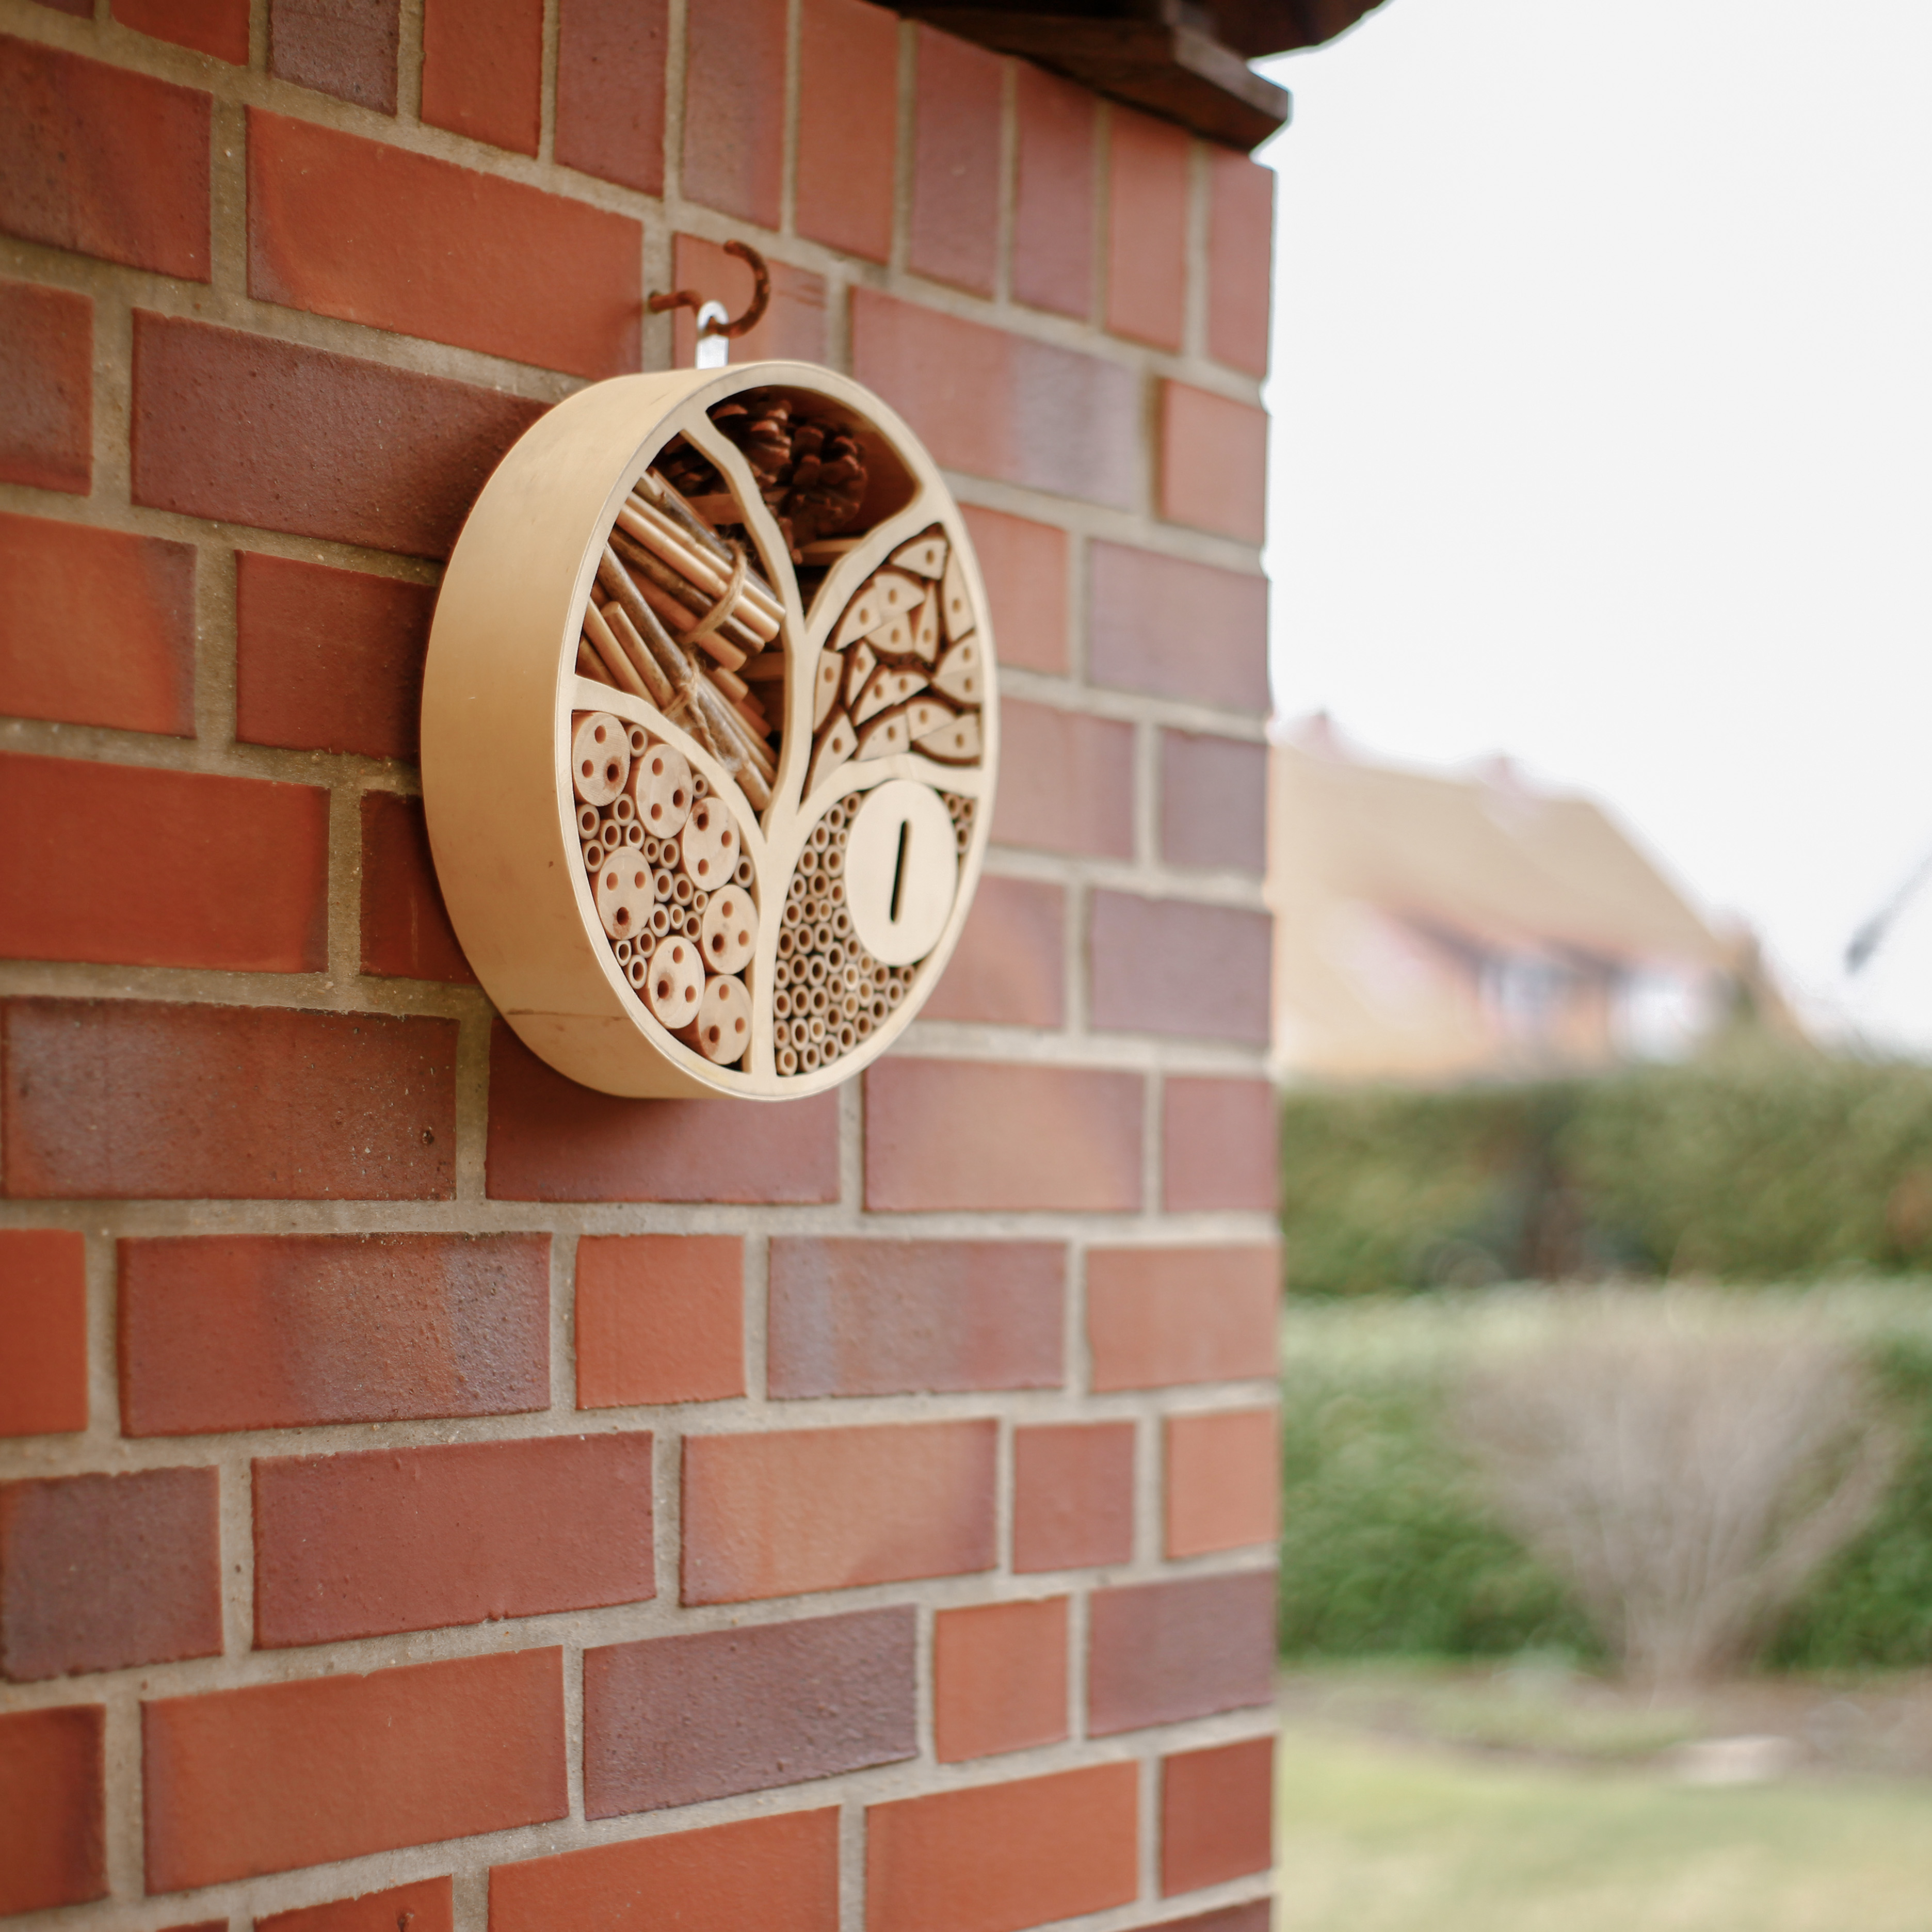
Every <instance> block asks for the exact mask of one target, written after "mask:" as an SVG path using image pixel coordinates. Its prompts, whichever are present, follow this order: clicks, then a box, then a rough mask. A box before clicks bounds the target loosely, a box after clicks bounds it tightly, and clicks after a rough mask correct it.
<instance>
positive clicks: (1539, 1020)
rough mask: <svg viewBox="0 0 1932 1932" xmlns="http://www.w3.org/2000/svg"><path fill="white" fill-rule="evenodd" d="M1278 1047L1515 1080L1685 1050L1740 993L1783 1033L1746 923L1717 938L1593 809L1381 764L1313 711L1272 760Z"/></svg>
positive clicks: (1417, 1073)
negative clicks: (1354, 747)
mask: <svg viewBox="0 0 1932 1932" xmlns="http://www.w3.org/2000/svg"><path fill="white" fill-rule="evenodd" d="M1270 778H1271V796H1270V805H1269V813H1270V826H1269V830H1270V841H1271V843H1270V860H1269V892H1270V895H1271V904H1272V906H1273V908H1274V911H1275V912H1276V913H1277V916H1278V923H1277V926H1276V929H1275V931H1276V939H1275V947H1276V950H1275V964H1274V974H1275V1048H1276V1052H1277V1057H1278V1058H1279V1059H1280V1062H1281V1064H1282V1065H1283V1069H1284V1070H1285V1071H1286V1072H1288V1073H1291V1074H1301V1075H1312V1076H1320V1077H1327V1078H1340V1079H1349V1078H1364V1079H1422V1080H1428V1081H1436V1080H1448V1079H1460V1078H1469V1077H1481V1076H1529V1075H1535V1074H1538V1073H1564V1072H1580V1071H1586V1070H1590V1069H1593V1068H1598V1067H1607V1066H1610V1065H1611V1064H1615V1063H1616V1062H1617V1061H1621V1060H1625V1059H1631V1058H1676V1057H1679V1055H1682V1054H1684V1053H1685V1052H1688V1051H1690V1050H1691V1049H1692V1048H1693V1047H1694V1046H1696V1044H1697V1043H1698V1042H1699V1041H1700V1040H1702V1039H1703V1038H1705V1037H1708V1035H1709V1034H1710V1032H1711V1031H1712V1030H1713V1029H1714V1028H1716V1027H1718V1026H1719V1025H1721V1024H1723V1023H1724V1022H1725V1021H1726V1020H1727V1019H1729V1018H1730V1017H1731V1016H1733V1014H1735V1013H1736V1011H1737V1010H1738V1007H1739V1004H1740V1002H1741V1001H1747V1002H1748V1003H1749V1004H1750V1006H1751V1008H1752V1009H1753V1010H1754V1011H1755V1012H1756V1013H1757V1014H1758V1016H1760V1017H1761V1018H1763V1019H1768V1020H1769V1022H1771V1023H1772V1025H1775V1027H1777V1028H1778V1029H1779V1030H1781V1031H1795V1028H1794V1027H1793V1022H1791V1020H1790V1016H1789V1014H1788V1013H1787V1010H1786V1009H1785V1007H1784V1002H1783V1001H1782V1000H1781V998H1779V997H1778V995H1777V993H1776V991H1775V989H1774V988H1772V986H1770V985H1769V983H1768V981H1767V980H1766V977H1765V974H1764V972H1763V967H1762V965H1761V964H1760V962H1759V959H1758V956H1757V947H1756V945H1755V943H1754V941H1753V940H1752V938H1751V936H1750V935H1748V934H1747V933H1743V932H1736V931H1727V930H1719V929H1716V928H1715V927H1714V926H1712V923H1711V922H1709V921H1708V920H1707V919H1706V918H1705V917H1704V916H1703V914H1702V913H1700V912H1699V911H1698V910H1697V909H1696V907H1694V906H1693V905H1692V904H1691V903H1690V901H1688V899H1687V898H1685V895H1684V894H1683V893H1682V892H1681V891H1680V890H1679V888H1678V887H1677V886H1676V885H1675V884H1674V883H1673V882H1672V881H1671V880H1670V879H1669V878H1668V877H1667V876H1666V875H1665V874H1664V872H1663V871H1661V870H1660V869H1659V868H1658V865H1657V864H1656V862H1655V861H1654V860H1653V859H1652V858H1651V856H1649V853H1646V851H1644V850H1643V848H1642V847H1640V845H1639V844H1637V842H1636V841H1634V839H1633V838H1632V837H1631V835H1630V834H1629V832H1627V831H1626V830H1625V829H1624V828H1623V826H1621V825H1620V824H1619V823H1618V822H1617V820H1616V817H1614V816H1613V814H1611V813H1610V811H1607V809H1606V808H1604V806H1603V805H1601V804H1599V803H1598V802H1597V801H1596V800H1595V799H1591V798H1589V797H1586V796H1582V795H1580V794H1572V793H1559V792H1554V791H1549V790H1543V789H1541V788H1540V787H1537V786H1535V785H1533V784H1531V783H1530V782H1529V781H1528V780H1526V778H1524V777H1523V775H1522V774H1521V772H1520V771H1519V770H1518V769H1517V768H1516V767H1515V766H1514V765H1512V764H1511V763H1510V762H1509V761H1508V760H1507V759H1503V758H1497V759H1495V760H1492V761H1491V762H1490V763H1489V764H1488V765H1487V766H1484V767H1483V768H1482V769H1480V770H1478V771H1477V772H1473V773H1471V772H1464V773H1460V774H1458V773H1451V772H1433V771H1427V770H1421V769H1414V768H1412V767H1406V766H1398V765H1394V764H1388V763H1382V762H1379V761H1378V760H1374V759H1373V758H1370V757H1366V756H1364V755H1361V754H1359V753H1358V752H1357V751H1354V750H1352V749H1351V748H1349V746H1348V745H1346V744H1345V742H1343V739H1342V738H1341V736H1340V734H1339V733H1337V730H1336V729H1335V727H1334V724H1333V723H1332V722H1331V720H1330V719H1329V718H1328V716H1327V715H1326V714H1325V713H1319V712H1318V713H1316V715H1314V716H1313V717H1311V718H1307V719H1304V721H1301V723H1300V724H1298V725H1296V726H1295V727H1292V730H1290V732H1289V733H1288V734H1287V736H1286V738H1285V739H1284V740H1283V742H1280V743H1278V744H1277V745H1275V746H1274V750H1273V752H1272V754H1271V771H1270Z"/></svg>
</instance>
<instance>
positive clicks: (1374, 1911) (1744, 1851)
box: [1276, 1724, 1932, 1932]
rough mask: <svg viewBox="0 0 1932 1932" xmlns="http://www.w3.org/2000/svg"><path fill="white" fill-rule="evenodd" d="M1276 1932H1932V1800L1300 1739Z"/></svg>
mask: <svg viewBox="0 0 1932 1932" xmlns="http://www.w3.org/2000/svg"><path fill="white" fill-rule="evenodd" d="M1280 1821H1281V1842H1280V1872H1281V1877H1280V1900H1281V1903H1280V1909H1279V1912H1278V1915H1277V1919H1276V1926H1277V1932H1927V1928H1928V1927H1932V1787H1927V1785H1926V1784H1923V1783H1919V1782H1916V1781H1912V1782H1905V1781H1879V1780H1876V1779H1873V1780H1864V1779H1858V1780H1852V1779H1843V1780H1836V1781H1832V1782H1829V1783H1824V1782H1813V1783H1807V1782H1805V1781H1797V1780H1794V1781H1790V1782H1787V1783H1784V1784H1770V1785H1757V1786H1750V1787H1730V1788H1720V1789H1709V1788H1701V1787H1691V1786H1686V1785H1682V1784H1677V1783H1676V1782H1674V1781H1672V1780H1671V1779H1670V1778H1669V1777H1668V1776H1667V1775H1664V1774H1663V1773H1661V1772H1656V1771H1648V1772H1636V1771H1631V1770H1623V1769H1619V1770H1614V1771H1611V1770H1586V1769H1577V1768H1574V1767H1572V1766H1555V1765H1546V1764H1543V1763H1525V1762H1523V1760H1517V1761H1516V1762H1514V1763H1507V1764H1499V1763H1494V1762H1485V1761H1484V1760H1482V1759H1481V1758H1479V1757H1474V1756H1471V1755H1469V1754H1459V1753H1455V1752H1452V1751H1445V1750H1443V1749H1442V1748H1439V1747H1436V1746H1432V1745H1418V1744H1413V1743H1408V1742H1402V1741H1400V1740H1394V1739H1383V1738H1376V1737H1373V1736H1364V1735H1361V1734H1359V1733H1357V1734H1351V1733H1348V1732H1346V1731H1343V1730H1340V1729H1337V1728H1335V1727H1329V1726H1325V1725H1318V1724H1290V1726H1289V1728H1288V1729H1287V1730H1286V1732H1285V1733H1284V1734H1283V1739H1282V1747H1281V1758H1280Z"/></svg>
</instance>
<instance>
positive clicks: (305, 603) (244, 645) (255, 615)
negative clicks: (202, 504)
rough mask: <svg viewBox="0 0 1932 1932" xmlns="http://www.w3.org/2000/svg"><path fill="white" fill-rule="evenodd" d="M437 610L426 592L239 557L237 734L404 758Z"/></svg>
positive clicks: (412, 749) (278, 559)
mask: <svg viewBox="0 0 1932 1932" xmlns="http://www.w3.org/2000/svg"><path fill="white" fill-rule="evenodd" d="M435 608H436V590H435V588H434V586H433V585H431V584H428V583H406V582H404V580H402V579H401V578H400V577H375V576H372V575H371V574H369V573H368V571H361V570H335V569H332V568H330V567H329V565H326V564H320V563H305V562H301V561H299V559H296V558H293V557H286V556H265V555H263V553H261V552H260V551H258V550H238V551H237V552H236V556H235V735H236V736H237V737H238V738H239V739H242V741H243V742H245V743H246V744H251V745H284V746H286V747H287V748H288V749H290V750H291V751H359V752H361V753H362V754H363V755H364V756H365V757H371V758H403V759H409V760H414V758H415V757H416V720H417V718H418V715H419V713H420V712H421V710H422V674H423V659H424V658H425V655H427V654H428V650H429V621H430V616H431V613H432V612H433V611H434V610H435Z"/></svg>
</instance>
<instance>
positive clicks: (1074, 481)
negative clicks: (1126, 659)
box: [852, 289, 1172, 648]
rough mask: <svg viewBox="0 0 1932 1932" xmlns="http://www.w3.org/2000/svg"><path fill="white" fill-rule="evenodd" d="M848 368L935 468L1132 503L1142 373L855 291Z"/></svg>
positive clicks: (1137, 492) (1136, 497) (1137, 475)
mask: <svg viewBox="0 0 1932 1932" xmlns="http://www.w3.org/2000/svg"><path fill="white" fill-rule="evenodd" d="M852 368H853V374H854V375H856V377H858V379H859V381H860V382H862V383H867V384H868V385H869V386H871V388H873V389H876V390H877V391H878V392H879V393H880V395H882V396H883V397H884V398H885V399H886V401H887V402H889V403H890V404H892V407H893V408H895V410H898V411H899V412H900V413H901V415H903V416H904V417H905V419H906V420H907V422H910V424H911V425H912V426H913V429H914V430H915V431H917V432H918V434H919V437H921V438H922V440H924V442H925V443H926V447H927V448H928V449H929V450H930V451H931V452H932V457H933V460H935V462H937V463H939V464H940V465H941V466H942V467H944V468H945V469H963V470H965V471H968V472H970V473H971V474H972V475H975V476H990V477H992V478H995V479H997V480H998V481H1001V482H1004V483H1019V484H1025V485H1026V486H1027V487H1028V488H1031V489H1035V490H1052V491H1053V492H1054V493H1056V494H1057V495H1060V496H1077V497H1080V498H1082V499H1085V500H1086V501H1088V502H1095V503H1106V504H1111V505H1114V506H1115V507H1116V508H1121V509H1130V508H1133V506H1134V505H1136V503H1138V502H1139V501H1140V500H1141V497H1142V476H1143V475H1144V473H1145V463H1144V460H1143V458H1142V431H1141V402H1140V397H1141V385H1140V379H1139V377H1137V376H1136V374H1134V372H1133V371H1132V370H1130V369H1127V368H1123V367H1122V366H1121V365H1120V364H1118V363H1117V362H1103V361H1101V360H1100V359H1099V358H1098V357H1097V356H1082V355H1079V354H1078V353H1076V352H1075V351H1074V350H1070V349H1061V348H1059V347H1056V346H1055V344H1051V343H1046V342H1035V341H1030V340H1028V338H1025V337H1024V336H1019V335H1011V334H1009V333H1008V332H1007V331H1006V330H1004V329H989V328H988V327H986V326H984V325H983V324H982V323H977V322H966V321H964V320H961V319H960V318H959V317H957V316H950V315H942V314H941V313H940V312H939V311H938V310H937V309H930V308H919V307H917V306H916V305H914V304H913V303H911V302H900V301H898V300H897V299H895V298H894V297H893V296H886V295H880V294H879V293H877V291H875V290H871V289H856V290H853V295H852ZM1171 647H1172V646H1170V648H1171Z"/></svg>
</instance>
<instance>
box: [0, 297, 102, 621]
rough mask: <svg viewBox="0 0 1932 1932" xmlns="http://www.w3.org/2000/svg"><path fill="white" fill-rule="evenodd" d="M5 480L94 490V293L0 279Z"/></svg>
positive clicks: (1, 467) (0, 468)
mask: <svg viewBox="0 0 1932 1932" xmlns="http://www.w3.org/2000/svg"><path fill="white" fill-rule="evenodd" d="M0 483H25V484H27V485H28V487H29V488H31V489H35V490H65V491H66V492H67V493H68V495H69V496H86V494H87V493H88V491H89V490H91V489H92V487H94V302H93V300H92V298H91V297H89V296H78V295H74V294H71V293H69V292H68V290H65V289H43V288H36V287H34V285H33V284H32V283H31V282H0ZM24 520H25V519H17V518H14V517H8V518H7V521H8V522H9V523H12V522H15V521H24ZM49 527H53V526H49ZM9 655H10V653H9ZM46 655H49V656H52V655H59V656H62V657H71V656H73V655H77V653H74V652H58V653H55V652H48V653H46Z"/></svg>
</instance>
